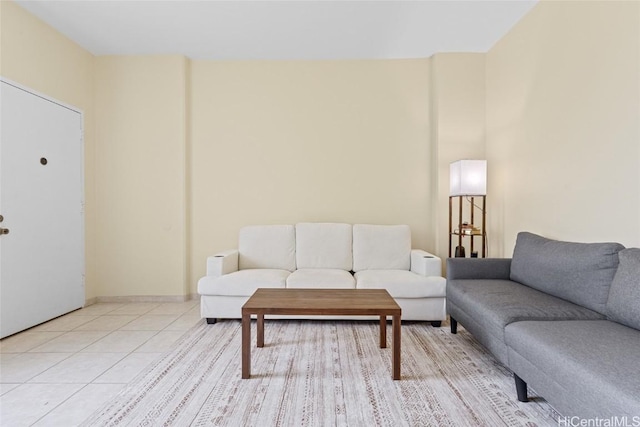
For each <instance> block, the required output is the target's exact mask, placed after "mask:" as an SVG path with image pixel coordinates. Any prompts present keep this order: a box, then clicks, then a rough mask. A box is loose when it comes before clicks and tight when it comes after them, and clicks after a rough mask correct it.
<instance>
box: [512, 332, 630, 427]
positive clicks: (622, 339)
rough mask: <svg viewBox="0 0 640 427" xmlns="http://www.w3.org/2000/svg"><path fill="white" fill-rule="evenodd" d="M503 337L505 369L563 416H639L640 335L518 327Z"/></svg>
mask: <svg viewBox="0 0 640 427" xmlns="http://www.w3.org/2000/svg"><path fill="white" fill-rule="evenodd" d="M505 336H506V340H507V345H508V347H509V366H510V368H511V369H512V370H513V371H514V372H515V373H516V374H517V375H518V376H519V377H521V378H522V379H523V380H524V381H526V382H527V383H528V384H529V385H530V386H531V388H532V389H534V390H535V391H536V393H538V394H539V395H540V396H542V397H544V398H545V399H546V400H547V401H549V402H551V403H552V404H553V405H554V407H555V409H556V410H558V411H559V412H560V413H561V414H562V415H563V416H565V417H572V416H580V417H583V418H594V417H599V418H609V417H612V416H618V417H621V416H624V415H628V416H640V400H639V399H638V396H640V382H639V381H638V378H640V331H638V330H635V329H632V328H628V327H626V326H623V325H620V324H618V323H614V322H610V321H607V320H587V321H568V322H517V323H512V324H510V325H509V326H507V327H506V329H505ZM629 420H631V418H629Z"/></svg>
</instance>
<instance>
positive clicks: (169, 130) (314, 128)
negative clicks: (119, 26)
mask: <svg viewBox="0 0 640 427" xmlns="http://www.w3.org/2000/svg"><path fill="white" fill-rule="evenodd" d="M0 7H1V9H0V11H1V18H0V19H1V23H2V28H1V32H0V36H1V41H0V43H1V47H2V49H1V55H2V56H1V58H0V74H2V76H4V77H6V78H9V79H11V80H14V81H16V82H18V83H21V84H23V85H25V86H28V87H31V88H33V89H35V90H38V91H41V92H43V93H45V94H47V95H49V96H52V97H54V98H57V99H60V100H61V101H63V102H66V103H69V104H72V105H75V106H77V107H79V108H81V109H82V110H84V113H85V170H86V173H85V175H86V176H85V179H86V183H85V186H86V236H87V244H86V248H87V297H88V298H92V297H95V296H127V295H163V296H172V295H186V294H188V293H190V292H195V283H196V281H197V279H198V278H199V277H200V276H201V275H202V274H204V266H205V258H206V256H207V255H210V254H212V253H215V252H217V251H219V250H223V249H227V248H232V247H235V246H236V245H237V235H238V230H239V228H240V227H242V226H244V225H247V224H267V223H295V222H299V221H343V222H349V223H358V222H368V223H380V224H393V223H406V224H409V225H410V226H411V227H412V230H413V240H414V246H415V247H422V248H425V249H427V250H430V251H436V253H438V254H439V255H440V256H442V257H443V258H444V257H446V255H447V251H448V249H447V246H448V235H447V219H448V205H447V199H448V169H449V163H450V162H451V161H455V160H458V159H462V158H483V157H485V156H486V158H487V159H488V161H489V198H488V200H489V203H490V205H489V212H488V219H489V236H490V242H491V244H490V255H491V256H510V255H511V251H512V249H513V244H514V242H515V236H516V233H517V232H518V231H521V230H529V231H533V232H537V233H541V234H544V235H546V236H549V237H554V238H561V239H568V240H578V241H596V240H615V241H620V242H622V243H623V244H625V245H627V246H640V222H639V221H638V218H640V144H639V143H638V141H640V129H639V127H640V120H639V117H640V83H639V81H640V78H639V76H640V58H639V56H640V24H639V21H640V4H639V3H637V2H540V4H538V5H537V6H536V7H535V8H534V9H533V10H532V12H531V13H529V14H528V15H527V16H525V18H524V19H523V20H522V21H521V22H520V23H518V24H517V25H516V26H515V27H514V29H513V30H512V31H511V32H510V33H508V34H507V35H506V36H505V37H504V38H503V39H502V40H501V41H499V42H498V43H497V45H496V46H494V48H492V49H491V51H490V52H489V53H488V54H486V55H484V54H439V55H436V56H434V57H433V58H430V59H419V60H390V61H316V62H313V61H295V62H287V61H273V62H271V61H260V62H256V61H254V62H224V61H222V62H217V61H189V60H187V59H185V58H183V57H180V56H160V57H99V58H94V57H93V56H92V55H91V54H89V53H88V52H86V51H84V50H83V49H81V48H80V47H78V46H77V45H76V44H74V43H73V42H71V41H69V40H68V39H66V38H65V37H64V36H62V35H61V34H59V33H58V32H56V31H55V30H53V29H51V28H50V27H48V26H47V25H45V24H43V23H42V22H40V21H39V20H37V19H36V18H34V17H33V16H31V15H29V14H28V13H26V12H25V11H24V10H22V9H21V8H20V7H18V6H16V5H15V4H13V3H11V2H4V1H3V2H0ZM568 22H570V23H571V28H570V31H569V30H568V29H567V26H568V24H567V23H568ZM613 23H615V24H613Z"/></svg>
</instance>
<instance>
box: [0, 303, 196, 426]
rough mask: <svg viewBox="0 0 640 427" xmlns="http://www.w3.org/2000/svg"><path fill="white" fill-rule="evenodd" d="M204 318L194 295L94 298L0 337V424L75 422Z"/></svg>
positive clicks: (105, 399)
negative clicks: (170, 299) (177, 299)
mask: <svg viewBox="0 0 640 427" xmlns="http://www.w3.org/2000/svg"><path fill="white" fill-rule="evenodd" d="M201 321H204V320H201V319H200V305H199V303H198V300H191V301H187V302H182V303H128V304H125V303H123V304H120V303H117V304H116V303H98V304H94V305H91V306H88V307H86V308H83V309H81V310H76V311H74V312H72V313H69V314H66V315H64V316H61V317H58V318H56V319H53V320H51V321H49V322H46V323H43V324H42V325H38V326H36V327H34V328H31V329H29V330H27V331H24V332H21V333H19V334H16V335H13V336H10V337H7V338H5V339H3V340H0V425H2V426H5V425H6V426H32V425H33V426H38V427H40V426H61V427H69V426H74V425H78V424H80V423H81V422H82V421H84V420H85V419H86V418H87V417H88V416H89V415H91V414H92V413H93V412H94V411H95V410H97V409H99V408H100V406H102V405H103V404H105V403H106V402H107V401H108V400H109V399H111V398H112V397H114V396H115V395H116V394H117V393H118V392H119V391H120V390H121V389H122V388H123V387H124V386H125V385H126V384H127V383H129V382H130V381H131V380H133V378H135V377H136V375H138V374H139V373H140V372H142V371H143V370H144V369H145V368H146V367H147V366H149V365H150V364H151V363H152V362H153V361H154V360H156V359H157V358H158V357H160V356H161V355H162V354H163V352H165V351H167V350H168V349H169V348H170V347H171V346H172V345H173V344H174V343H175V342H176V341H177V340H178V339H179V338H180V337H181V336H182V335H183V334H184V333H185V332H186V331H187V330H188V329H190V328H191V327H192V326H194V325H195V324H196V323H198V322H201Z"/></svg>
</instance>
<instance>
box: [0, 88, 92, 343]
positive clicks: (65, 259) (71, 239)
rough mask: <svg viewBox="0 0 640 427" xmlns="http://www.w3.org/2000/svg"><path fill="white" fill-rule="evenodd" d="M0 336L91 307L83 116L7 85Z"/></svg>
mask: <svg viewBox="0 0 640 427" xmlns="http://www.w3.org/2000/svg"><path fill="white" fill-rule="evenodd" d="M0 119H1V120H0V215H2V222H0V228H1V229H2V230H0V233H2V234H0V338H1V337H5V336H7V335H11V334H13V333H16V332H19V331H21V330H24V329H27V328H29V327H31V326H34V325H37V324H39V323H42V322H44V321H46V320H49V319H52V318H54V317H56V316H60V315H62V314H64V313H67V312H69V311H72V310H75V309H77V308H80V307H82V306H83V305H84V230H83V228H84V219H83V171H82V164H83V163H82V156H83V154H82V114H81V113H80V112H78V111H75V110H73V109H71V108H69V107H67V106H64V105H61V104H59V103H57V102H54V101H52V100H50V99H47V98H45V97H43V96H41V95H36V94H33V93H31V92H29V91H27V90H24V89H22V88H19V87H17V86H15V85H13V84H11V83H8V82H5V81H2V82H1V84H0Z"/></svg>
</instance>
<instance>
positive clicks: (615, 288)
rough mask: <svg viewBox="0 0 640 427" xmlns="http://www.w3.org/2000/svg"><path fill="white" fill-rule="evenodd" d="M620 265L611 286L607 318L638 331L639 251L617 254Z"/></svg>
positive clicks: (639, 299) (639, 294)
mask: <svg viewBox="0 0 640 427" xmlns="http://www.w3.org/2000/svg"><path fill="white" fill-rule="evenodd" d="M618 256H619V258H620V265H619V266H618V271H617V272H616V275H615V277H614V279H613V283H612V284H611V290H610V291H609V301H607V318H609V319H610V320H613V321H616V322H619V323H622V324H623V325H627V326H630V327H632V328H635V329H640V249H638V248H630V249H625V250H623V251H621V252H620V253H619V254H618Z"/></svg>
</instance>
